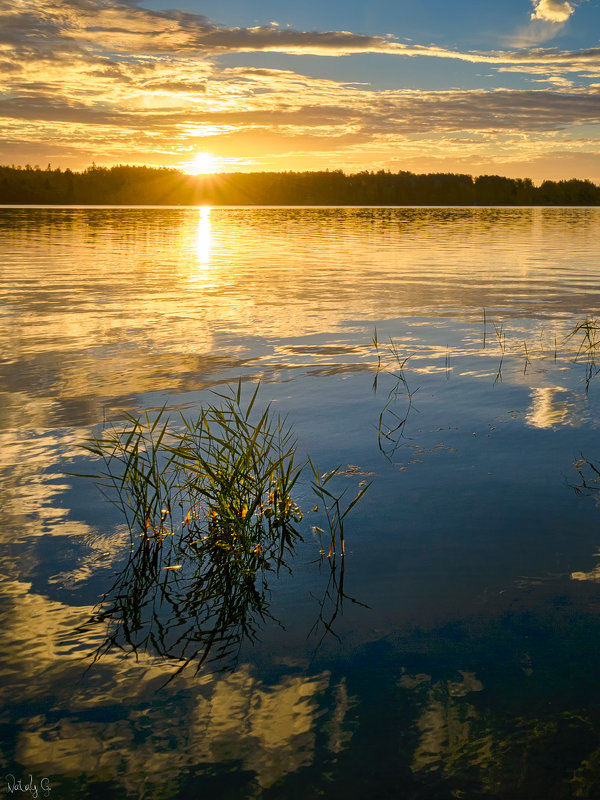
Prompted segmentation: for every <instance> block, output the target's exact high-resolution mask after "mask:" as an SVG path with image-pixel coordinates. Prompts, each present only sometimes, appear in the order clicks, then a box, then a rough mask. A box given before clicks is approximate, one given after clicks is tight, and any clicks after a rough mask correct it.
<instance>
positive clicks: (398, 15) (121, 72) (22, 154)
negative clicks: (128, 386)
mask: <svg viewBox="0 0 600 800" xmlns="http://www.w3.org/2000/svg"><path fill="white" fill-rule="evenodd" d="M0 129H1V133H0V164H17V165H25V164H27V163H29V164H31V165H40V166H41V167H42V168H45V167H46V166H47V165H48V164H51V166H52V167H61V168H63V169H64V168H67V167H69V168H71V169H77V170H79V169H84V168H86V167H88V166H90V165H91V164H92V163H95V164H96V165H99V166H112V165H114V164H147V165H150V166H166V167H174V168H177V169H183V170H184V171H188V172H210V171H222V172H232V171H244V172H248V171H264V170H269V171H270V170H277V171H280V170H322V169H342V170H344V171H345V172H347V173H351V172H358V171H361V170H380V169H386V170H387V169H389V170H391V171H393V172H397V171H399V170H410V171H412V172H461V173H468V174H472V175H481V174H498V175H506V176H509V177H521V178H522V177H530V178H532V179H533V180H534V181H535V182H536V183H539V182H541V181H542V180H544V179H553V180H558V179H568V178H583V179H585V178H589V179H590V180H593V181H594V182H595V183H600V0H568V2H567V0H502V2H498V0H371V1H370V2H364V1H362V2H359V0H343V1H342V0H327V2H324V0H302V1H301V2H298V0H293V2H292V0H252V1H251V2H248V1H247V0H0Z"/></svg>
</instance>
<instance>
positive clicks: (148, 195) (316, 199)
mask: <svg viewBox="0 0 600 800" xmlns="http://www.w3.org/2000/svg"><path fill="white" fill-rule="evenodd" d="M0 205H2V206H160V207H171V206H172V207H181V206H227V207H231V206H240V207H247V206H262V207H269V206H271V207H273V206H276V207H285V206H288V207H433V206H439V207H448V206H453V207H503V206H511V207H516V206H523V207H527V206H597V205H600V186H597V185H596V184H594V183H592V182H591V181H588V180H579V179H576V178H573V179H571V180H561V181H544V182H543V183H542V184H541V185H540V186H534V184H533V182H532V181H531V180H530V179H528V178H505V177H502V176H499V175H480V176H478V177H477V178H473V177H472V176H471V175H463V174H454V173H428V174H416V173H412V172H397V173H392V172H389V171H384V170H380V171H378V172H359V173H354V174H350V175H346V174H345V173H343V172H342V171H341V170H334V171H320V172H236V173H220V174H215V175H187V174H185V173H182V172H178V171H177V170H172V169H166V168H154V167H131V166H117V167H111V168H106V167H97V166H95V165H94V166H92V167H89V168H88V169H86V170H83V171H81V172H72V171H71V170H68V169H67V170H61V169H60V168H59V169H52V168H50V167H48V168H47V169H44V170H42V169H40V168H39V167H31V166H29V165H27V166H25V167H13V166H10V167H9V166H0Z"/></svg>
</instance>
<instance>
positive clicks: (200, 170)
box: [183, 153, 220, 175]
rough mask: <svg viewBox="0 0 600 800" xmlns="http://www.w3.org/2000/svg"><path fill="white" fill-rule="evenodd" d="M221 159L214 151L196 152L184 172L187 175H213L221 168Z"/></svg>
mask: <svg viewBox="0 0 600 800" xmlns="http://www.w3.org/2000/svg"><path fill="white" fill-rule="evenodd" d="M219 165H220V161H219V159H218V158H215V156H213V155H212V153H196V155H195V156H194V158H193V159H192V160H191V161H190V162H188V163H187V164H186V165H185V166H184V168H183V172H185V173H186V175H212V174H213V173H215V172H218V170H219Z"/></svg>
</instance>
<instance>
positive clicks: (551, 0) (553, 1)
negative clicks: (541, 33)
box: [531, 0, 575, 22]
mask: <svg viewBox="0 0 600 800" xmlns="http://www.w3.org/2000/svg"><path fill="white" fill-rule="evenodd" d="M533 7H534V11H533V14H532V15H531V19H541V20H543V21H544V22H566V21H567V20H568V19H569V17H570V16H571V14H572V13H573V12H574V11H575V8H574V7H573V6H572V5H571V3H568V2H566V0H533Z"/></svg>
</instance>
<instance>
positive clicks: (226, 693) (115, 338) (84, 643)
mask: <svg viewBox="0 0 600 800" xmlns="http://www.w3.org/2000/svg"><path fill="white" fill-rule="evenodd" d="M0 233H1V236H0V250H1V260H0V281H1V290H0V295H1V297H2V301H1V306H0V309H1V310H0V325H1V326H2V327H1V332H2V336H1V339H0V341H1V348H2V359H1V362H0V375H1V379H2V380H1V383H0V393H1V403H0V424H1V430H0V437H1V441H2V447H1V449H0V453H1V465H2V474H3V478H2V482H1V484H0V485H1V490H0V491H1V493H2V494H1V499H2V522H3V524H2V534H1V535H2V542H3V546H2V550H1V553H2V556H1V559H2V569H1V577H0V581H1V602H0V609H1V614H2V622H1V627H0V639H1V642H2V646H1V648H0V675H1V681H0V686H1V687H2V689H1V692H2V711H1V716H0V723H1V727H2V747H1V748H0V761H1V767H2V774H3V776H4V782H5V784H6V789H7V791H8V792H9V794H11V795H14V794H16V795H17V796H21V794H22V793H24V792H29V793H30V794H31V795H34V794H35V792H37V793H38V796H40V797H43V796H44V797H54V798H71V797H73V798H75V797H77V798H106V797H115V798H125V797H127V798H128V797H131V798H134V797H135V798H184V797H186V798H187V797H202V798H268V799H269V800H270V799H271V798H313V797H326V798H338V797H339V798H342V797H343V798H345V800H354V799H356V800H362V798H366V797H369V798H410V799H411V800H433V799H434V798H435V799H436V800H445V799H446V798H448V799H450V798H467V799H468V800H471V799H477V798H497V799H498V800H500V798H503V799H504V798H506V800H508V799H509V798H510V800H517V799H518V798H523V800H525V799H526V800H531V798H536V797H539V798H542V797H543V798H549V799H554V798H557V799H558V798H565V800H566V799H567V798H569V800H570V798H575V797H582V798H594V797H598V796H600V681H599V680H598V674H599V668H600V552H599V546H600V525H599V522H600V508H599V506H598V500H599V498H600V494H599V490H600V437H599V431H598V429H599V425H600V375H599V374H598V373H599V372H600V323H598V322H596V320H597V318H598V317H599V316H600V209H598V208H568V209H567V208H558V207H557V208H148V207H124V208H111V207H90V208H70V207H69V208H50V207H48V208H10V207H3V208H0ZM238 386H239V388H240V392H241V397H242V401H241V402H242V403H246V402H247V401H249V398H250V397H251V396H252V393H253V392H254V390H255V389H256V388H257V387H258V394H257V398H256V401H255V409H256V412H257V413H259V414H260V413H262V411H264V409H266V408H267V406H269V408H270V410H271V413H272V414H273V415H280V416H281V418H282V419H283V418H285V420H286V424H287V425H289V426H290V427H291V428H292V429H293V435H294V436H295V440H296V443H297V444H296V461H297V463H298V464H304V463H305V462H306V461H307V459H308V457H310V459H311V460H312V462H313V463H314V464H315V465H317V473H318V474H321V473H322V474H325V473H329V472H330V471H332V470H334V469H336V468H338V472H337V474H336V475H335V476H334V477H333V478H332V480H331V482H330V483H329V484H327V485H328V487H330V488H331V491H332V494H334V495H335V496H338V495H339V494H341V493H342V492H345V494H344V499H343V500H342V501H341V502H342V508H344V507H346V506H347V505H348V504H349V503H350V502H351V500H352V499H353V498H354V497H355V496H356V495H357V493H358V492H360V491H361V490H362V489H364V488H365V487H366V486H367V485H368V484H370V485H369V486H368V489H367V490H366V491H365V493H364V495H363V496H362V497H361V498H360V500H359V501H358V502H357V503H356V505H355V506H354V507H353V508H352V509H351V510H350V511H349V513H348V514H347V516H346V517H345V518H344V537H345V538H344V542H345V553H344V554H343V555H342V553H341V551H340V549H339V540H336V543H335V546H334V547H333V548H332V552H331V553H330V554H329V557H328V549H329V540H328V538H327V537H328V526H327V519H326V516H325V514H324V507H323V502H322V500H320V499H319V498H318V497H317V496H316V495H315V493H314V490H313V487H312V486H311V473H310V469H305V470H304V471H303V472H302V474H301V475H300V477H299V478H298V481H297V483H296V485H295V486H294V488H293V492H292V494H293V498H294V501H295V502H296V503H297V504H298V506H299V507H300V508H301V509H302V511H303V518H302V520H301V521H299V522H298V523H297V531H298V534H299V535H300V536H301V537H302V540H300V538H298V539H297V540H296V544H295V548H294V552H293V553H292V552H290V553H289V554H288V555H287V556H286V568H281V569H280V570H279V571H277V570H276V569H272V570H268V569H266V567H265V569H264V570H261V571H257V573H256V575H254V574H252V575H250V578H249V579H248V575H246V573H244V575H245V577H244V580H243V581H242V583H239V584H237V583H235V580H237V578H234V583H235V591H234V588H232V584H230V582H229V577H227V580H225V577H223V576H225V575H226V574H227V576H228V575H229V573H228V572H227V569H226V568H225V567H224V568H223V569H218V570H217V573H216V578H215V579H216V580H217V585H221V584H219V583H218V581H220V580H221V581H222V586H223V589H222V593H221V594H220V593H219V591H217V592H216V594H214V595H212V596H211V597H212V599H211V603H212V605H211V606H210V608H208V606H207V603H206V601H205V600H203V599H202V598H203V597H205V596H204V595H202V592H201V591H200V589H202V587H203V586H204V583H203V581H205V579H206V570H207V569H208V568H209V567H208V566H207V563H206V562H204V561H202V560H201V558H200V556H198V557H196V556H195V555H194V553H193V552H192V551H191V550H190V551H189V552H188V553H187V555H186V556H185V559H184V561H185V563H183V562H182V563H174V562H172V561H169V559H170V558H171V557H172V553H173V552H175V551H174V550H172V549H170V548H173V547H174V546H175V543H176V537H170V538H169V539H166V540H165V542H162V541H156V542H151V547H150V546H148V547H147V548H146V550H144V549H143V546H142V544H143V543H144V542H145V540H144V538H143V537H140V530H139V527H138V528H136V527H135V525H133V526H132V527H131V529H130V527H128V524H127V520H126V518H125V516H124V515H123V513H122V510H121V509H120V508H119V507H118V505H115V503H111V502H110V501H111V499H112V500H115V495H114V493H113V494H112V495H110V493H109V497H108V498H107V497H106V496H104V495H103V493H102V492H101V491H100V490H99V488H98V486H97V485H96V482H95V481H94V480H93V479H90V478H87V477H82V475H83V474H99V473H100V472H101V471H102V470H103V469H106V465H103V462H102V461H101V460H100V459H99V458H98V457H97V456H95V455H94V454H93V453H90V452H89V451H86V450H85V449H84V447H83V445H84V444H85V442H86V441H89V439H90V437H102V436H104V435H105V432H106V431H111V430H116V429H120V427H119V426H123V425H124V424H125V423H124V420H125V419H126V415H133V416H134V417H136V418H137V417H138V415H140V414H143V413H144V412H147V413H148V419H149V420H150V421H153V420H156V419H157V418H159V417H160V419H166V418H167V416H168V417H169V419H170V420H171V424H172V425H174V426H175V427H177V426H179V428H181V427H182V424H183V423H182V415H183V417H185V419H187V420H194V419H196V418H197V417H198V416H199V414H200V413H201V409H203V408H204V409H205V408H206V407H207V406H211V405H218V404H219V403H221V402H222V398H220V397H219V395H217V394H215V392H218V393H220V394H221V395H225V396H226V397H229V396H231V392H234V393H235V392H236V391H237V387H238ZM161 409H162V411H161ZM115 426H116V427H115ZM319 530H321V531H322V532H323V533H321V535H320V536H319ZM323 537H324V540H323ZM144 546H145V545H144ZM194 552H196V551H194ZM198 552H200V551H198ZM140 554H141V555H140ZM176 554H177V553H176ZM179 555H181V554H179ZM182 558H183V556H182ZM152 559H154V561H153V560H152ZM272 563H273V562H271V564H272ZM166 567H170V569H167V568H166ZM240 586H241V587H242V588H243V590H244V592H246V594H244V595H243V597H241V595H238V594H235V592H237V591H238V588H239V587H240ZM202 591H203V589H202ZM198 598H201V599H200V600H199V599H198ZM216 619H218V620H220V621H218V622H216V621H215V620H216ZM223 620H224V621H223ZM19 781H20V782H21V783H19Z"/></svg>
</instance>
